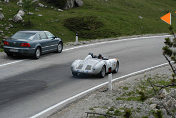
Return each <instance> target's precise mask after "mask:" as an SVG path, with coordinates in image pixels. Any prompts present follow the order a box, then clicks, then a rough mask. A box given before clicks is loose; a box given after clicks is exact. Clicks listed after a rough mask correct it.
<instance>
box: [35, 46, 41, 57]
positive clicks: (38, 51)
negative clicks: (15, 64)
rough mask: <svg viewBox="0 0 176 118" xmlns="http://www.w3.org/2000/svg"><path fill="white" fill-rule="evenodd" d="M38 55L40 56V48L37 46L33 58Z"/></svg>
mask: <svg viewBox="0 0 176 118" xmlns="http://www.w3.org/2000/svg"><path fill="white" fill-rule="evenodd" d="M40 56H41V49H40V48H37V49H36V50H35V54H34V58H35V59H39V58H40Z"/></svg>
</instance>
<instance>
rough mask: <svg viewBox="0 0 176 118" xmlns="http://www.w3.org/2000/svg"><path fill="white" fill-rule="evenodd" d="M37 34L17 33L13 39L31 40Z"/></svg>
mask: <svg viewBox="0 0 176 118" xmlns="http://www.w3.org/2000/svg"><path fill="white" fill-rule="evenodd" d="M35 34H36V33H30V32H17V33H15V34H14V35H13V36H12V38H13V39H26V40H28V39H29V40H31V39H33V37H34V36H35Z"/></svg>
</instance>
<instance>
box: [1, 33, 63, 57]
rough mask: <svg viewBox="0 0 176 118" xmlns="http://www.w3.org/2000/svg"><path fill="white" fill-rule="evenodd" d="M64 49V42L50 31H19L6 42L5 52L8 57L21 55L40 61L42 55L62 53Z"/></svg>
mask: <svg viewBox="0 0 176 118" xmlns="http://www.w3.org/2000/svg"><path fill="white" fill-rule="evenodd" d="M62 49H63V42H62V40H61V39H60V38H58V37H56V36H54V35H53V34H52V33H50V32H48V31H18V32H17V33H15V34H14V35H13V36H12V37H10V38H8V39H6V40H4V51H5V53H6V54H7V55H8V56H13V55H15V54H20V55H26V56H33V57H34V58H35V59H39V58H40V56H41V54H45V53H49V52H57V53H61V52H62Z"/></svg>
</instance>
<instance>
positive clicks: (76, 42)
mask: <svg viewBox="0 0 176 118" xmlns="http://www.w3.org/2000/svg"><path fill="white" fill-rule="evenodd" d="M77 44H78V33H77V32H76V41H75V45H77Z"/></svg>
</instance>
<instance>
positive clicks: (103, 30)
mask: <svg viewBox="0 0 176 118" xmlns="http://www.w3.org/2000/svg"><path fill="white" fill-rule="evenodd" d="M83 1H84V5H83V6H82V7H79V8H74V9H70V10H64V11H63V12H59V11H58V10H57V9H58V8H57V9H56V8H55V7H54V8H51V5H48V4H46V3H43V2H41V3H43V4H45V5H47V6H48V7H47V8H42V7H38V8H37V9H38V10H37V11H36V10H33V11H31V12H32V13H34V14H33V15H31V22H32V25H31V26H25V25H24V23H14V22H13V21H9V20H8V19H9V18H13V16H14V15H15V14H16V13H17V12H18V10H20V9H21V8H20V7H19V6H17V5H16V2H17V0H13V1H12V0H10V3H8V4H7V3H3V2H0V8H2V9H3V10H2V13H3V14H4V16H5V18H4V19H3V20H2V21H0V30H2V31H4V35H2V33H0V40H2V39H3V37H4V36H11V35H12V34H13V33H15V32H16V31H18V30H22V29H40V30H49V31H51V32H52V33H54V34H55V35H57V36H59V37H61V38H62V39H63V41H64V42H68V41H74V40H75V31H76V30H77V29H71V30H70V29H68V27H67V28H66V27H65V26H64V23H65V22H64V20H65V19H67V18H72V17H78V18H83V19H84V18H85V17H86V16H88V17H87V20H89V17H92V16H93V17H95V20H96V21H97V22H101V23H102V24H103V25H101V27H98V28H96V29H94V27H96V26H92V22H93V23H94V21H91V22H89V25H91V27H89V26H87V27H89V28H90V29H86V30H84V31H82V29H79V31H80V32H81V34H86V36H82V38H80V39H81V40H88V39H91V38H92V39H94V38H107V37H118V36H124V35H135V34H147V33H166V32H168V25H167V24H166V23H163V21H161V20H160V17H161V16H163V15H165V14H166V13H167V12H168V11H171V12H172V14H173V17H172V20H173V25H175V23H176V19H175V17H176V14H174V11H176V9H175V5H176V0H83ZM38 14H42V16H38ZM24 20H25V21H26V20H27V18H26V16H24ZM71 20H72V19H71ZM76 20H78V19H76ZM76 20H75V21H76ZM79 21H80V20H78V22H77V23H79ZM83 22H84V20H83ZM9 24H12V25H13V27H12V28H10V29H9V30H8V31H6V30H5V28H6V27H8V26H9ZM66 25H68V24H66ZM77 25H79V24H77ZM81 25H82V24H81ZM95 25H96V23H95ZM76 28H79V27H78V26H76ZM89 34H90V35H89ZM91 36H93V37H91ZM80 37H81V36H80ZM89 37H90V38H89Z"/></svg>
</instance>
